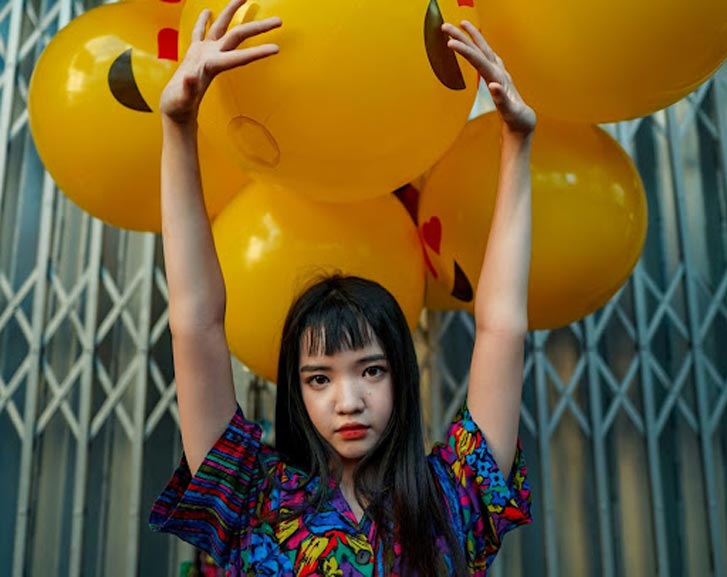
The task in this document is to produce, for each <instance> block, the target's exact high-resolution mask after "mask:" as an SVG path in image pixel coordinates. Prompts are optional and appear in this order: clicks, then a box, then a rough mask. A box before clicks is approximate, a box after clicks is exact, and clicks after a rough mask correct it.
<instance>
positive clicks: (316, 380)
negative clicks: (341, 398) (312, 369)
mask: <svg viewBox="0 0 727 577" xmlns="http://www.w3.org/2000/svg"><path fill="white" fill-rule="evenodd" d="M306 382H307V383H308V384H309V385H314V386H321V385H325V384H326V383H327V382H328V378H327V377H326V376H325V375H313V376H312V377H308V379H307V380H306Z"/></svg>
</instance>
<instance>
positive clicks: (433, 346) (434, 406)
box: [427, 312, 444, 441]
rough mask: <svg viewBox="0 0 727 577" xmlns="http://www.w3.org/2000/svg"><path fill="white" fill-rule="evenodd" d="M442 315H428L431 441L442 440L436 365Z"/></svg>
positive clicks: (440, 392) (440, 382) (437, 368)
mask: <svg viewBox="0 0 727 577" xmlns="http://www.w3.org/2000/svg"><path fill="white" fill-rule="evenodd" d="M442 314H444V313H441V312H439V313H429V323H428V330H427V333H428V336H429V339H428V340H429V365H430V369H429V386H430V391H429V398H430V399H431V420H432V421H431V424H430V427H429V431H430V433H429V438H430V439H431V440H432V441H439V440H441V439H442V433H443V431H442V426H443V423H442V415H443V410H442V393H443V392H442V376H441V372H440V371H439V366H438V364H439V363H440V362H442V358H441V349H440V346H439V341H440V339H441V338H442Z"/></svg>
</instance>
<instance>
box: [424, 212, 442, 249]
mask: <svg viewBox="0 0 727 577" xmlns="http://www.w3.org/2000/svg"><path fill="white" fill-rule="evenodd" d="M422 237H424V242H426V243H427V245H428V246H429V247H430V248H431V249H432V250H433V251H434V252H435V253H437V254H439V249H440V246H441V244H442V222H441V221H440V220H439V218H438V217H436V216H433V217H432V218H430V219H429V220H428V221H427V222H425V223H424V224H423V225H422Z"/></svg>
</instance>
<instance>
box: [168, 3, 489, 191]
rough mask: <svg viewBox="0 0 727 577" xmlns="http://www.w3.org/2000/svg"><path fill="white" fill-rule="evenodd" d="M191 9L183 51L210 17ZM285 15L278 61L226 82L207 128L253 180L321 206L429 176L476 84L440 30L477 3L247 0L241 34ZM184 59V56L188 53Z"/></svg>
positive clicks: (209, 106) (207, 112) (211, 96)
mask: <svg viewBox="0 0 727 577" xmlns="http://www.w3.org/2000/svg"><path fill="white" fill-rule="evenodd" d="M226 2H227V0H188V1H187V3H186V5H185V8H184V11H183V14H182V25H181V36H180V39H181V43H182V46H183V47H184V46H186V44H188V41H189V38H190V34H191V32H190V31H191V29H192V26H193V24H194V22H195V21H196V19H197V16H198V14H199V13H200V11H201V9H202V8H204V7H210V8H211V9H212V12H213V14H217V13H219V11H220V10H221V8H222V7H223V6H224V5H225V4H226ZM269 16H280V17H281V18H282V21H283V26H282V28H280V29H278V30H275V31H272V32H270V33H267V34H265V35H264V36H261V37H258V38H255V39H251V40H249V41H246V42H245V43H243V46H247V45H250V46H253V45H257V44H261V43H268V42H274V43H277V44H278V45H279V46H280V53H279V54H277V55H276V56H274V57H272V58H268V59H265V60H263V61H261V62H256V63H253V64H251V65H249V66H246V67H243V68H240V69H236V70H233V71H229V72H226V73H224V74H222V75H220V76H219V77H218V78H217V79H216V80H215V81H214V82H213V84H212V86H211V87H210V90H209V93H208V94H207V96H206V97H205V101H204V102H203V104H202V109H201V112H200V126H201V128H202V130H204V131H207V132H208V133H209V134H210V135H212V136H213V138H214V139H215V140H216V141H218V142H225V143H226V146H228V147H230V148H231V149H232V150H233V151H234V153H235V154H236V155H237V156H238V157H239V159H240V162H241V163H242V164H243V166H244V167H245V168H246V169H247V170H249V171H251V172H254V173H255V175H256V179H259V180H268V181H270V182H274V183H277V184H280V185H283V186H285V187H287V188H289V189H290V190H294V191H296V192H302V193H304V194H307V195H308V196H309V197H311V198H314V199H317V200H328V201H353V200H361V199H365V198H372V197H375V196H381V195H385V194H388V193H389V192H390V191H391V190H394V189H396V188H398V187H399V186H401V185H403V184H405V183H407V182H408V181H410V180H411V179H413V178H415V177H417V176H418V175H419V174H421V173H422V172H424V171H425V170H426V169H427V168H429V167H430V166H431V165H432V164H434V163H435V162H436V160H437V159H438V158H439V157H440V156H441V155H442V154H443V153H444V152H445V151H446V149H447V148H448V147H449V146H450V145H451V144H452V143H453V142H454V140H455V139H456V136H457V134H458V133H459V131H460V130H461V129H462V128H463V127H464V124H465V122H466V121H467V116H468V114H469V111H470V108H471V106H472V103H473V100H474V97H475V91H476V87H477V78H478V77H477V74H476V72H475V70H474V69H473V68H472V67H471V66H469V64H467V63H466V62H465V61H464V60H463V59H461V58H460V57H458V56H456V55H455V54H454V53H453V52H452V51H451V50H450V49H449V48H447V47H446V39H445V37H444V35H443V34H442V32H441V30H440V27H441V23H442V22H443V20H450V21H454V22H459V21H460V20H462V19H463V18H467V19H470V20H475V21H476V18H477V13H476V11H475V10H474V7H473V6H472V2H471V1H467V2H462V1H461V0H460V1H457V0H407V1H405V2H401V1H391V0H367V1H366V2H341V1H339V0H319V1H317V2H316V3H315V6H312V5H311V4H310V3H307V2H302V1H301V0H249V1H248V3H247V4H245V5H244V6H243V7H242V8H241V9H240V10H239V11H238V14H237V15H236V18H235V19H234V20H233V24H235V23H240V22H243V21H251V20H260V19H262V18H266V17H269ZM182 49H184V48H182Z"/></svg>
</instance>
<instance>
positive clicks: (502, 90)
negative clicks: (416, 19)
mask: <svg viewBox="0 0 727 577" xmlns="http://www.w3.org/2000/svg"><path fill="white" fill-rule="evenodd" d="M442 32H444V33H445V34H447V35H448V36H449V41H448V42H447V46H449V47H450V48H451V49H452V50H454V51H455V52H457V53H459V54H461V55H462V56H463V57H464V58H466V59H467V60H468V61H469V62H470V64H472V66H474V67H475V69H476V70H477V71H478V72H479V73H480V76H481V77H482V78H483V79H484V81H485V83H486V84H487V88H488V89H489V91H490V94H491V95H492V101H493V102H494V103H495V106H496V107H497V110H498V112H499V113H500V116H501V117H502V120H503V121H504V122H505V125H506V126H507V128H508V129H509V130H510V131H511V132H514V133H516V134H521V135H529V134H531V133H532V132H533V130H534V129H535V122H536V116H535V111H534V110H533V109H532V108H530V106H528V105H527V103H526V102H525V101H524V100H523V99H522V97H521V96H520V93H519V92H518V91H517V88H515V84H514V83H513V81H512V77H511V76H510V74H509V73H508V71H507V70H506V69H505V65H504V64H503V62H502V59H501V58H500V57H499V56H498V55H497V54H495V52H494V50H492V48H490V45H489V44H487V42H486V41H485V39H484V38H483V37H482V34H481V33H480V31H479V30H477V28H475V27H474V25H473V24H472V23H471V22H468V21H466V20H464V21H462V28H457V27H456V26H454V25H452V24H449V23H447V24H444V25H443V26H442Z"/></svg>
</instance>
